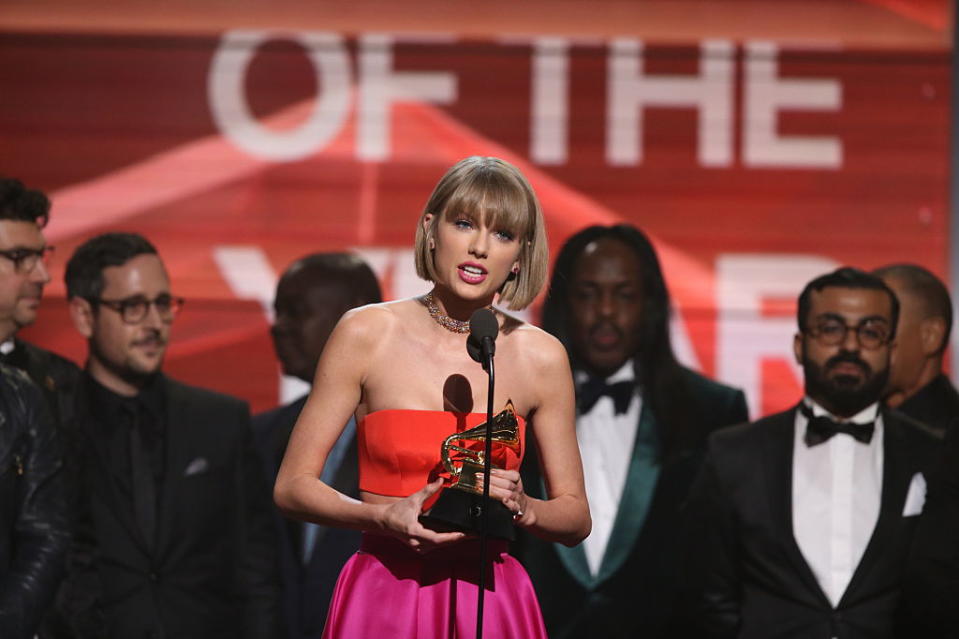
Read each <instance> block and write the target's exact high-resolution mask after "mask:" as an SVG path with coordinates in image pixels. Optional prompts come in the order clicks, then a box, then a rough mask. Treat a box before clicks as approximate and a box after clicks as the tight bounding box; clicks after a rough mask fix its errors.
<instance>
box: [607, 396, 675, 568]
mask: <svg viewBox="0 0 959 639" xmlns="http://www.w3.org/2000/svg"><path fill="white" fill-rule="evenodd" d="M657 440H658V438H657V435H656V421H655V418H654V417H653V414H652V412H651V411H649V410H647V408H646V405H645V404H643V408H642V410H641V411H640V415H639V425H638V427H637V431H636V440H635V443H634V444H633V455H632V459H631V460H630V464H629V470H628V471H627V472H626V485H625V486H624V487H623V495H622V497H621V498H620V500H619V507H618V508H617V510H616V520H615V521H614V522H613V530H612V532H611V533H610V535H609V542H608V543H607V544H606V552H605V553H603V560H602V562H601V563H600V568H599V574H598V575H597V576H596V585H599V584H600V583H602V582H603V581H605V580H606V579H609V578H610V577H611V576H612V575H614V574H616V572H617V571H618V570H619V569H620V567H622V565H623V562H624V561H626V559H627V558H628V557H629V555H630V553H631V552H632V550H633V547H634V546H635V545H636V540H637V538H638V537H639V533H640V531H642V529H643V524H644V523H645V521H646V515H647V514H648V513H649V507H650V504H651V503H652V501H653V493H654V490H655V488H656V485H657V481H658V479H659V472H660V466H659V462H658V461H657V459H656V456H657V452H658V450H659V445H658V441H657Z"/></svg>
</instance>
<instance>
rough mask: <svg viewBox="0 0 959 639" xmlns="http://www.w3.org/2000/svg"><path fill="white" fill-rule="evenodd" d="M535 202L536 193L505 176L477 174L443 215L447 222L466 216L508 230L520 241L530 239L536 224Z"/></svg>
mask: <svg viewBox="0 0 959 639" xmlns="http://www.w3.org/2000/svg"><path fill="white" fill-rule="evenodd" d="M533 207H535V200H534V198H533V194H532V192H530V191H528V190H527V187H526V186H525V185H524V184H522V183H521V182H519V181H518V180H516V178H515V177H513V176H512V175H509V174H505V173H491V172H486V173H482V174H480V173H474V174H473V175H470V176H469V177H468V178H467V179H465V180H463V181H462V182H461V183H460V185H459V186H458V187H457V188H456V189H455V190H454V191H453V193H451V194H450V198H449V200H447V202H446V206H445V207H444V209H443V211H442V213H443V218H444V219H446V220H453V219H455V218H456V217H460V216H465V217H467V218H469V219H471V220H475V221H477V222H482V223H483V224H485V225H486V226H488V227H490V228H495V229H499V230H503V231H508V232H509V233H511V234H513V235H514V236H515V237H516V238H517V239H525V240H528V239H530V227H531V226H532V225H533V224H534V223H535V220H534V219H533V218H534V216H533V215H530V213H531V211H532V209H533Z"/></svg>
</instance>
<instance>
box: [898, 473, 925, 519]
mask: <svg viewBox="0 0 959 639" xmlns="http://www.w3.org/2000/svg"><path fill="white" fill-rule="evenodd" d="M925 503H926V478H925V477H923V476H922V473H916V474H915V475H913V476H912V481H911V482H909V492H908V493H906V506H905V507H904V508H903V509H902V516H903V517H915V516H916V515H918V514H920V513H922V507H923V506H924V505H925Z"/></svg>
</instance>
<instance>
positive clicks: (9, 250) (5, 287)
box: [0, 178, 80, 423]
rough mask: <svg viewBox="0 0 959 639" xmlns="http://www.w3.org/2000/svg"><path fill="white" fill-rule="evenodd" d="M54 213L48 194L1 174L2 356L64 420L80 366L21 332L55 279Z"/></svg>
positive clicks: (27, 324) (34, 317)
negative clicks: (48, 235) (46, 231)
mask: <svg viewBox="0 0 959 639" xmlns="http://www.w3.org/2000/svg"><path fill="white" fill-rule="evenodd" d="M49 217H50V200H49V199H47V196H46V195H44V194H43V193H42V192H40V191H37V190H34V189H27V188H26V187H24V185H23V184H22V183H21V182H20V181H19V180H15V179H11V178H0V362H3V363H4V364H7V365H9V366H12V367H14V368H19V369H20V370H22V371H24V372H26V373H27V375H29V376H30V379H32V380H33V381H34V383H36V384H37V385H38V386H39V387H40V389H41V390H42V391H43V394H44V397H45V399H46V401H47V404H48V405H49V407H50V412H51V414H52V417H53V419H54V420H55V421H56V422H57V423H64V422H68V421H69V418H70V411H71V407H72V404H73V393H74V388H75V387H76V383H77V380H78V379H79V376H80V370H79V369H78V368H77V367H76V365H75V364H74V363H73V362H71V361H69V360H67V359H64V358H63V357H60V356H59V355H56V354H54V353H51V352H50V351H47V350H44V349H42V348H39V347H37V346H34V345H33V344H29V343H27V342H25V341H23V340H21V339H19V338H17V336H16V335H17V332H18V331H19V330H20V329H21V328H24V327H25V326H29V325H30V324H32V323H33V322H34V321H35V320H36V319H37V311H38V310H39V307H40V300H41V297H42V296H43V287H44V286H46V284H47V283H48V282H49V281H50V273H49V271H48V270H47V266H46V260H47V258H48V257H49V256H50V254H51V253H52V252H53V247H52V246H49V245H48V244H47V243H46V241H45V240H44V238H43V227H44V226H46V223H47V220H48V219H49Z"/></svg>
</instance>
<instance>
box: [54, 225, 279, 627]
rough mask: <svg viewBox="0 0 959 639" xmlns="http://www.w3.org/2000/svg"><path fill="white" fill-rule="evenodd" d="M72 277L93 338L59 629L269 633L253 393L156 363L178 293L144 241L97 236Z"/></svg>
mask: <svg viewBox="0 0 959 639" xmlns="http://www.w3.org/2000/svg"><path fill="white" fill-rule="evenodd" d="M65 279H66V285H67V295H68V297H69V300H70V314H71V318H72V320H73V323H74V325H75V327H76V328H77V330H78V331H79V332H80V334H81V335H82V336H83V337H84V338H86V340H87V344H88V346H89V349H88V359H87V365H86V370H85V372H84V376H83V379H82V381H81V384H80V388H79V389H78V396H77V403H78V405H77V408H76V423H77V428H76V430H75V432H74V433H73V437H72V442H71V455H72V456H74V457H76V459H77V460H79V461H78V466H79V468H78V472H77V475H76V477H75V481H74V483H75V486H76V493H75V494H74V504H75V506H76V509H77V514H76V517H77V523H76V526H77V529H76V533H75V538H74V543H73V549H72V550H71V556H70V566H69V572H68V576H67V579H66V580H65V583H64V585H63V588H62V590H61V593H60V595H59V596H58V602H57V604H58V612H59V615H58V616H57V617H56V619H55V620H54V621H52V622H51V627H50V629H49V633H50V636H57V635H58V634H60V635H65V636H75V637H97V638H98V639H99V638H103V637H107V638H110V639H113V638H116V639H121V638H122V639H127V638H131V637H154V638H173V637H177V638H181V637H183V638H196V639H201V638H202V639H210V638H216V637H222V638H223V639H226V638H230V639H233V638H235V637H250V638H253V637H256V638H264V639H265V638H271V639H272V638H273V637H275V636H276V630H277V627H278V610H277V590H278V589H277V577H276V569H275V555H274V541H273V525H272V522H271V520H270V510H269V509H270V503H269V494H268V491H267V490H266V486H265V481H264V479H263V475H262V468H261V467H260V464H259V462H258V460H257V458H256V453H255V451H254V449H253V446H252V441H251V431H250V421H249V412H248V409H247V407H246V405H245V404H244V403H243V402H241V401H239V400H237V399H234V398H231V397H227V396H225V395H220V394H219V393H214V392H211V391H207V390H203V389H200V388H195V387H191V386H187V385H185V384H181V383H179V382H177V381H175V380H173V379H170V378H168V377H166V376H165V375H163V373H162V372H161V370H160V369H161V366H162V363H163V357H164V354H165V352H166V346H167V342H168V340H169V337H170V328H171V324H172V322H173V319H174V317H175V315H176V314H177V311H178V310H179V309H180V307H181V305H182V303H183V300H182V299H181V298H177V297H174V296H173V295H172V294H171V292H170V281H169V278H168V276H167V272H166V269H165V267H164V265H163V262H162V261H161V260H160V257H159V255H158V254H157V252H156V249H155V248H154V247H153V246H152V245H151V244H150V243H149V242H148V241H147V240H146V239H144V238H143V237H141V236H139V235H135V234H129V233H108V234H104V235H100V236H97V237H94V238H93V239H91V240H89V241H87V242H86V243H84V244H83V245H81V246H80V247H79V248H78V249H77V250H76V252H75V253H74V254H73V256H72V257H71V258H70V261H69V263H68V264H67V269H66V276H65Z"/></svg>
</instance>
